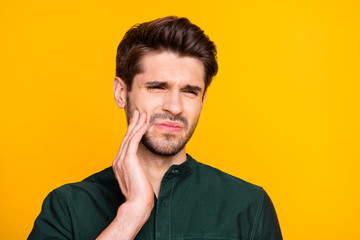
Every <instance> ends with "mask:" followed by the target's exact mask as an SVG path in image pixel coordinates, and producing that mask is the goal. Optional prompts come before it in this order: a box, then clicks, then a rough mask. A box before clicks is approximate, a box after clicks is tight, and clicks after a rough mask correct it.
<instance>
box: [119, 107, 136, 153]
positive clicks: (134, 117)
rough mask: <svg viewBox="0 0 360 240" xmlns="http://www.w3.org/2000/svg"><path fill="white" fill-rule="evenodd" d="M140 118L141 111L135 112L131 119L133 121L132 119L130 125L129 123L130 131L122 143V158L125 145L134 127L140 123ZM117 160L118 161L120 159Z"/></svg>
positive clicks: (120, 150) (128, 130)
mask: <svg viewBox="0 0 360 240" xmlns="http://www.w3.org/2000/svg"><path fill="white" fill-rule="evenodd" d="M138 118H139V111H138V110H135V111H134V113H133V115H132V117H131V119H130V123H129V126H128V129H127V131H126V134H125V137H124V138H123V140H122V142H121V145H120V149H119V153H118V156H120V153H121V152H122V151H123V148H124V144H125V143H126V142H127V139H128V138H129V136H130V135H131V132H132V129H133V128H134V126H135V125H136V123H137V122H138ZM116 159H118V157H117V158H116Z"/></svg>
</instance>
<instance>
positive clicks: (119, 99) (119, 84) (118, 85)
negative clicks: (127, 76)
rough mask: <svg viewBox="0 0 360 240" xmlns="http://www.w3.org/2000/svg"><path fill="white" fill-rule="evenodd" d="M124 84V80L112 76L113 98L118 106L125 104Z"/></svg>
mask: <svg viewBox="0 0 360 240" xmlns="http://www.w3.org/2000/svg"><path fill="white" fill-rule="evenodd" d="M126 91H127V89H126V84H125V83H124V81H123V80H122V79H121V78H119V77H115V78H114V98H115V101H116V104H117V105H118V106H119V108H124V107H125V106H126V94H127V92H126Z"/></svg>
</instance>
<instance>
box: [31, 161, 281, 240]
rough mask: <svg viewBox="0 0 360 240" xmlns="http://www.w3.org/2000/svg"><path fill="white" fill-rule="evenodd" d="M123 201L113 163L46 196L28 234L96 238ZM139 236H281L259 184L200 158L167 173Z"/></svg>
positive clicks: (38, 239)
mask: <svg viewBox="0 0 360 240" xmlns="http://www.w3.org/2000/svg"><path fill="white" fill-rule="evenodd" d="M124 201H125V199H124V197H123V195H122V194H121V191H120V188H119V185H118V183H117V180H116V178H115V176H114V173H113V171H112V168H107V169H105V170H103V171H101V172H99V173H97V174H94V175H92V176H90V177H88V178H86V179H85V180H83V181H81V182H79V183H72V184H67V185H64V186H62V187H60V188H57V189H55V190H54V191H52V192H51V193H50V194H49V195H48V196H47V197H46V199H45V201H44V203H43V206H42V211H41V213H40V215H39V216H38V218H37V219H36V221H35V224H34V228H33V230H32V232H31V233H30V235H29V238H28V239H29V240H32V239H36V240H41V239H95V238H96V237H97V236H98V235H100V233H101V232H102V231H103V230H104V229H105V228H106V227H107V226H108V225H109V224H110V223H111V222H112V220H113V219H114V218H115V215H116V213H117V210H118V207H119V206H120V205H121V204H122V203H123V202H124ZM135 239H144V240H145V239H146V240H147V239H164V240H165V239H173V240H175V239H176V240H180V239H188V240H196V239H212V240H214V239H222V240H225V239H226V240H230V239H248V240H252V239H259V240H260V239H261V240H268V239H269V240H270V239H282V236H281V232H280V227H279V223H278V220H277V216H276V213H275V209H274V207H273V205H272V203H271V200H270V198H269V196H268V195H267V194H266V192H265V191H264V190H263V189H262V188H261V187H258V186H255V185H253V184H250V183H248V182H245V181H243V180H241V179H239V178H236V177H233V176H231V175H228V174H226V173H224V172H221V171H220V170H218V169H215V168H212V167H210V166H207V165H204V164H201V163H199V162H197V161H195V160H194V159H193V158H191V157H190V156H189V155H187V160H186V162H184V163H182V164H181V165H173V166H171V167H170V169H169V170H168V171H167V172H166V173H165V175H164V177H163V179H162V182H161V187H160V193H159V196H158V198H157V199H156V198H155V206H154V208H153V210H152V212H151V215H150V218H149V219H148V220H147V222H146V223H145V225H144V226H143V227H142V229H141V230H140V232H139V233H138V235H137V236H136V238H135Z"/></svg>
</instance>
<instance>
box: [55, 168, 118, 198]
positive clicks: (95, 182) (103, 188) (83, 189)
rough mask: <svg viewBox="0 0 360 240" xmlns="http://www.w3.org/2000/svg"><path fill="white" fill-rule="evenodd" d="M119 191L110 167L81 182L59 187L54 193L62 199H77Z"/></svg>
mask: <svg viewBox="0 0 360 240" xmlns="http://www.w3.org/2000/svg"><path fill="white" fill-rule="evenodd" d="M119 192H120V189H119V185H118V184H117V181H116V178H115V176H114V173H113V171H112V168H111V167H109V168H106V169H104V170H102V171H100V172H98V173H95V174H93V175H91V176H89V177H87V178H85V179H84V180H82V181H80V182H75V183H68V184H65V185H63V186H61V187H58V188H56V189H55V190H54V191H53V194H55V195H57V196H58V198H59V199H60V200H64V201H69V200H70V201H76V200H79V199H81V200H85V199H86V198H92V197H94V196H99V195H104V196H107V195H109V196H110V195H113V194H114V193H116V194H119ZM84 198H85V199H84Z"/></svg>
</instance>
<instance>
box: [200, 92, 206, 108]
mask: <svg viewBox="0 0 360 240" xmlns="http://www.w3.org/2000/svg"><path fill="white" fill-rule="evenodd" d="M206 95H207V90H206V91H205V92H204V96H203V99H202V103H201V108H202V107H203V106H204V102H205V99H206Z"/></svg>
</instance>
